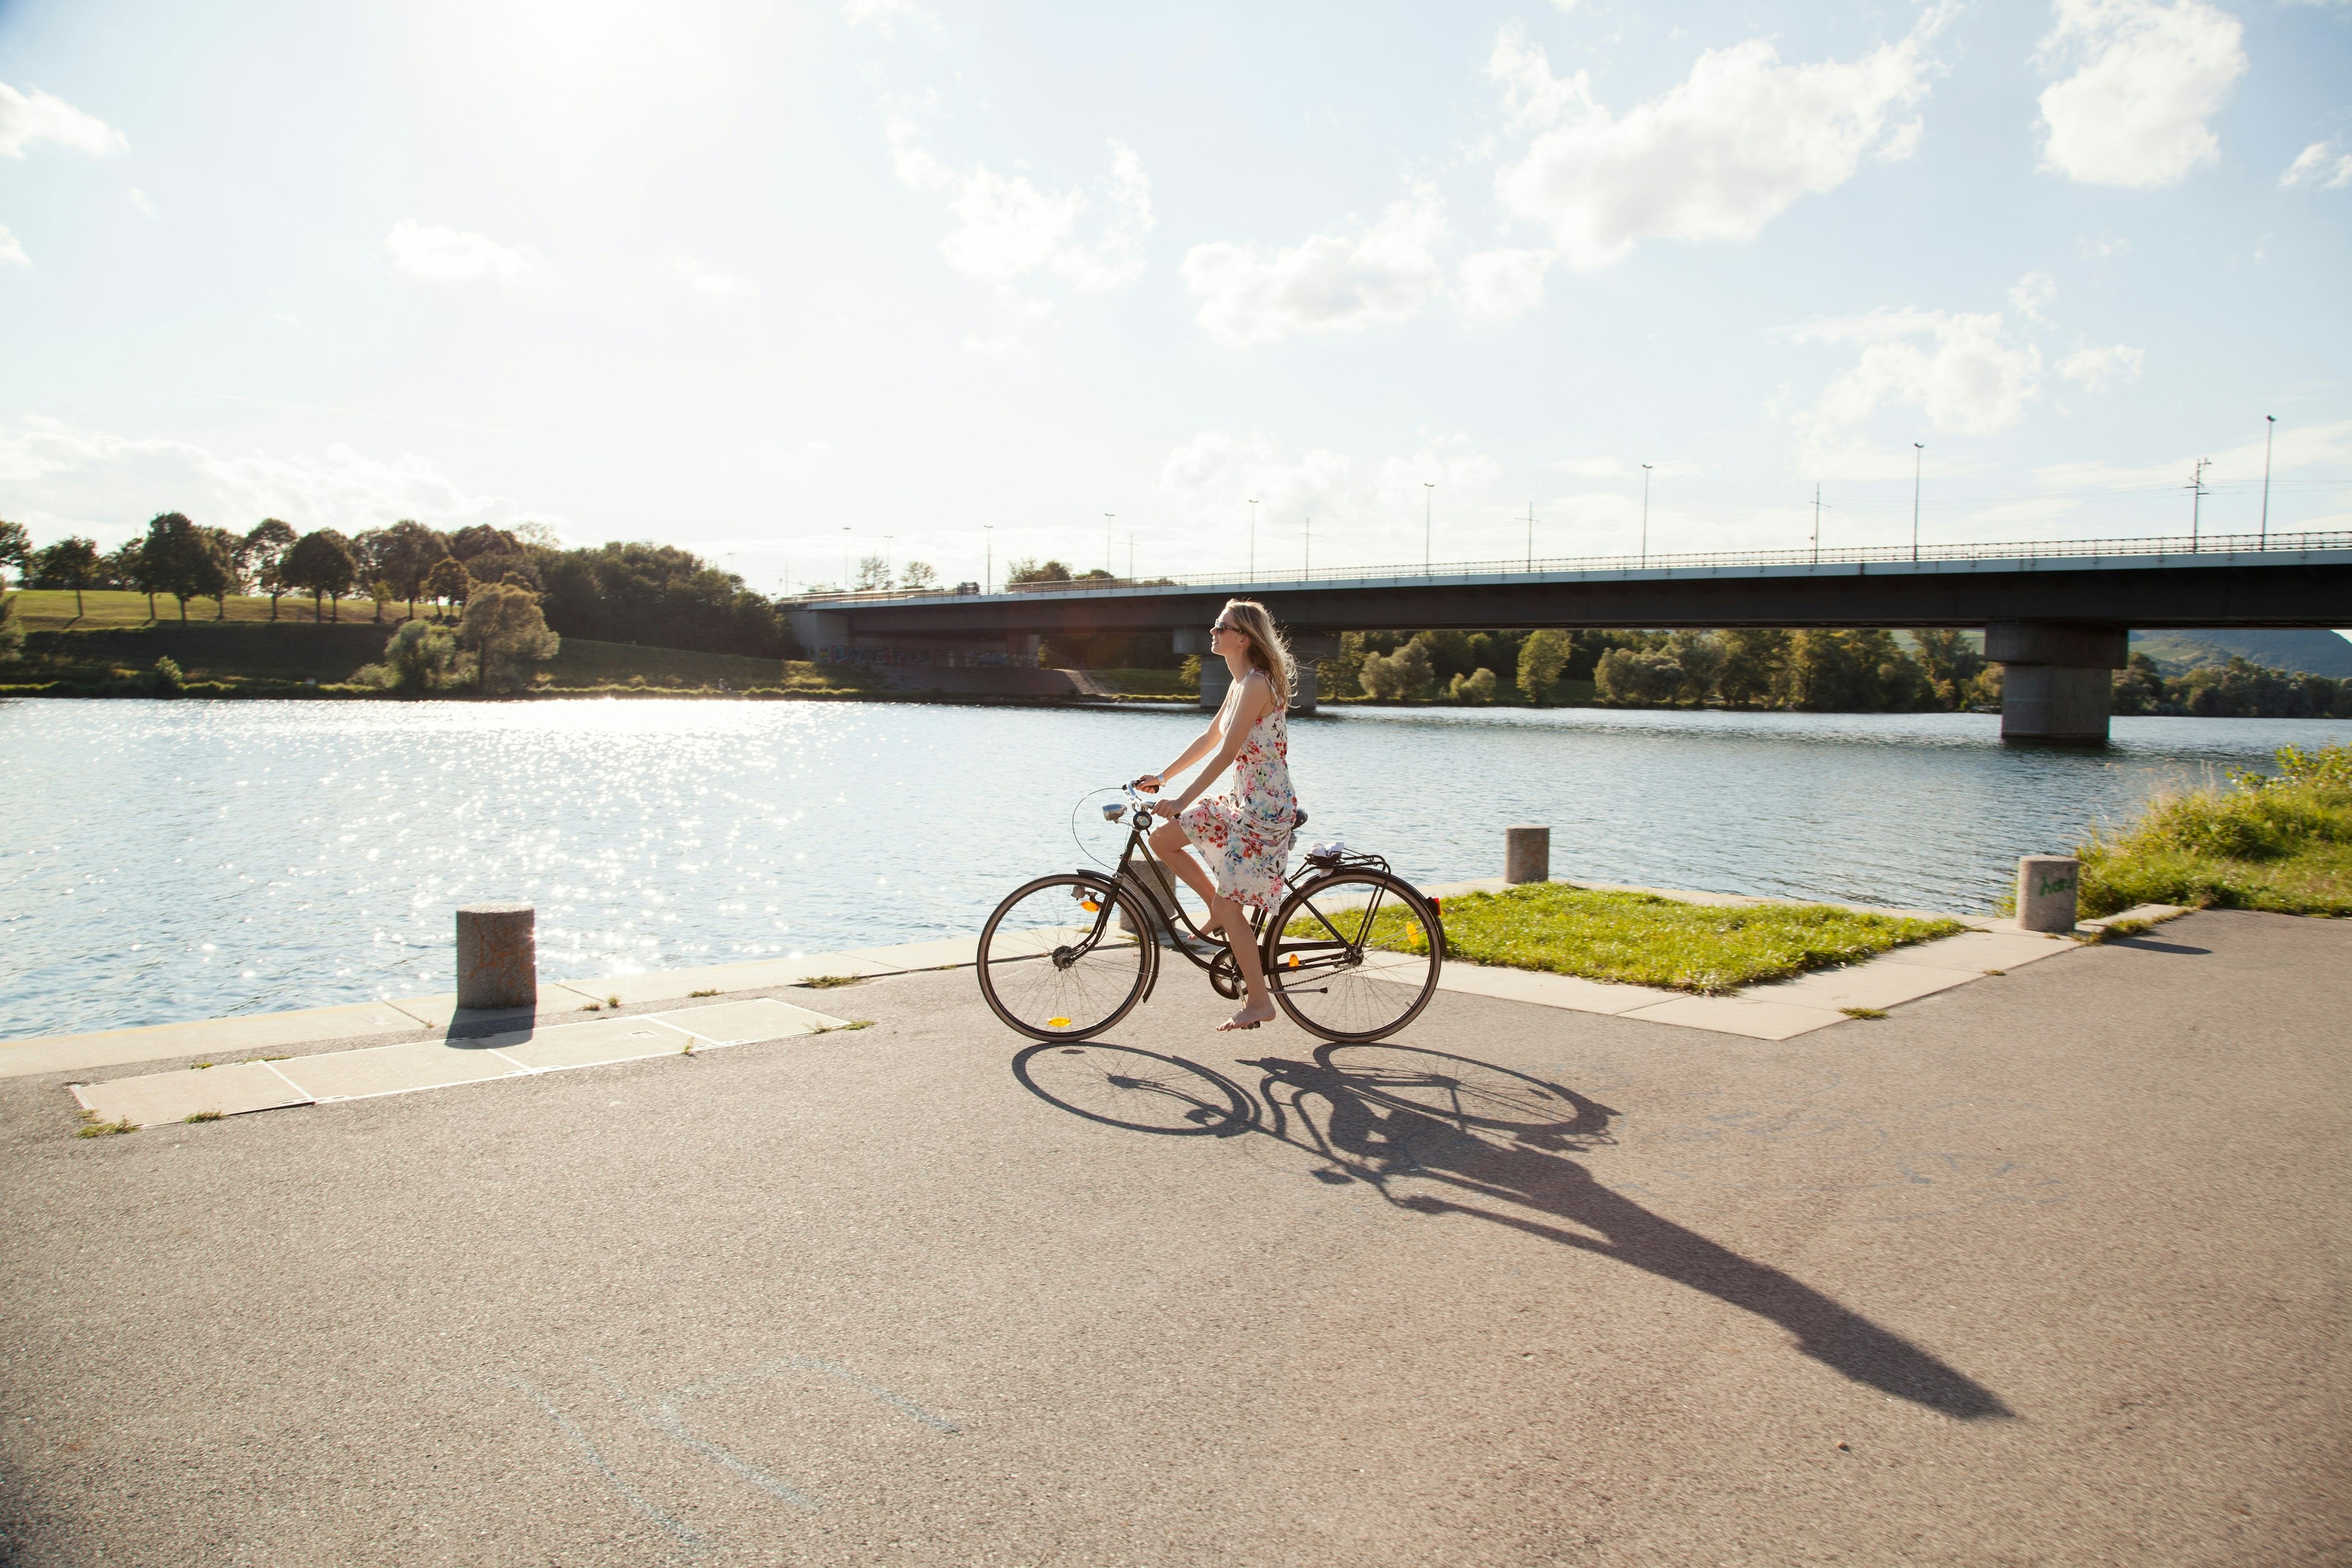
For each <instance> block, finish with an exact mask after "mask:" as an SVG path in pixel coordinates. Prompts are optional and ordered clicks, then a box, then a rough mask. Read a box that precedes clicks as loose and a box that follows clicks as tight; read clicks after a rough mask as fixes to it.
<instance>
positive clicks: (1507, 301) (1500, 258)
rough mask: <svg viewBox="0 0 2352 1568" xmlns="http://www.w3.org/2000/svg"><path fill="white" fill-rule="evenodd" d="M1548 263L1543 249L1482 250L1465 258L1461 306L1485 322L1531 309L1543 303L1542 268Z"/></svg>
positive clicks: (1549, 261) (1547, 256) (1548, 259)
mask: <svg viewBox="0 0 2352 1568" xmlns="http://www.w3.org/2000/svg"><path fill="white" fill-rule="evenodd" d="M1551 262H1552V258H1551V255H1550V253H1549V251H1542V250H1482V251H1480V252H1479V253H1478V254H1477V255H1475V256H1473V257H1469V258H1465V260H1464V261H1463V263H1462V285H1461V300H1462V309H1463V310H1465V311H1467V312H1468V313H1469V314H1471V315H1473V316H1478V317H1482V318H1485V319H1486V320H1488V321H1500V320H1502V319H1504V318H1506V317H1509V316H1517V315H1519V314H1521V313H1522V312H1524V311H1528V310H1534V309H1535V308H1536V307H1537V306H1538V305H1539V304H1541V303H1543V292H1544V269H1545V268H1548V267H1549V266H1550V265H1551Z"/></svg>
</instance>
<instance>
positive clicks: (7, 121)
mask: <svg viewBox="0 0 2352 1568" xmlns="http://www.w3.org/2000/svg"><path fill="white" fill-rule="evenodd" d="M36 142H56V143H57V144H58V146H60V147H70V148H72V149H73V150H74V151H75V152H77V153H122V152H128V151H129V150H130V147H131V142H130V140H129V139H128V138H126V137H125V136H124V135H123V134H122V132H120V131H117V130H116V129H115V128H114V127H113V126H111V125H109V124H108V123H107V122H106V121H103V120H100V119H99V118H98V116H96V115H94V114H85V113H83V112H82V111H81V110H79V109H76V108H75V107H74V106H73V105H72V104H70V103H68V102H67V101H66V100H64V99H62V98H52V97H51V96H49V95H48V94H47V93H46V92H41V91H39V90H35V91H33V92H31V93H22V92H18V91H17V90H16V89H15V88H13V87H10V86H9V85H8V84H7V83H6V82H5V81H0V157H9V158H21V157H23V156H24V155H25V150H26V148H27V147H30V146H32V145H33V144H34V143H36Z"/></svg>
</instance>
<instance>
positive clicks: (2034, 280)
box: [2009, 272, 2058, 327]
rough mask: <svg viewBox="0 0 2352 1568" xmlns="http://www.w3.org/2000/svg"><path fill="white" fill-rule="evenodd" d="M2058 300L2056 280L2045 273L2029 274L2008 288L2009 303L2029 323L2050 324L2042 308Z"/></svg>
mask: <svg viewBox="0 0 2352 1568" xmlns="http://www.w3.org/2000/svg"><path fill="white" fill-rule="evenodd" d="M2056 298H2058V280H2057V279H2054V278H2053V277H2051V276H2050V274H2048V273H2047V272H2029V273H2027V274H2026V275H2025V276H2024V277H2022V278H2021V279H2018V280H2017V281H2016V282H2015V283H2013V284H2011V286H2010V290H2009V302H2010V303H2011V305H2013V306H2015V307H2016V309H2017V313H2018V314H2019V315H2021V316H2023V317H2024V318H2025V319H2026V320H2027V321H2039V322H2041V323H2042V325H2043V326H2045V327H2046V326H2048V325H2049V324H2050V318H2049V317H2048V316H2047V315H2045V314H2043V313H2042V307H2043V306H2044V305H2047V304H2048V303H2050V301H2052V300H2055V299H2056Z"/></svg>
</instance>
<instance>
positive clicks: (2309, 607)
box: [785, 530, 2352, 744]
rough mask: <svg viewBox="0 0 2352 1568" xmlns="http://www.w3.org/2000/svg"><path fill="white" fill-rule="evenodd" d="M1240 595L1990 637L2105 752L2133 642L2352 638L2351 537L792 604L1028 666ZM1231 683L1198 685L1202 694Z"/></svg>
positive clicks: (1693, 561) (2012, 679)
mask: <svg viewBox="0 0 2352 1568" xmlns="http://www.w3.org/2000/svg"><path fill="white" fill-rule="evenodd" d="M1236 597H1238V598H1255V599H1259V600H1263V601H1264V602H1265V604H1266V605H1267V606H1268V607H1269V608H1270V609H1271V610H1272V611H1273V612H1274V615H1275V617H1276V620H1277V621H1279V622H1280V623H1281V624H1282V625H1283V626H1284V627H1285V628H1286V630H1287V631H1288V632H1289V633H1290V635H1291V637H1293V639H1294V641H1295V642H1296V643H1297V645H1298V648H1299V651H1300V653H1301V654H1302V655H1304V656H1306V658H1309V659H1312V658H1329V657H1331V656H1332V655H1333V654H1335V653H1336V652H1337V651H1338V635H1339V633H1340V632H1342V631H1368V630H1380V631H1419V630H1424V629H1449V628H1450V629H1456V630H1478V629H1485V628H1488V627H1510V628H1515V629H1516V628H1533V627H1538V626H1554V627H1560V628H1601V627H1620V626H1638V627H1643V628H1663V627H1706V628H1716V627H1724V626H1832V627H1835V626H1887V627H1910V626H1958V627H1972V628H1981V629H1982V630H1983V631H1984V633H1985V653H1986V656H1987V657H1988V658H1992V659H1995V660H1998V661H2000V663H2001V664H2002V665H2003V666H2004V667H2005V669H2004V677H2003V685H2002V709H2001V734H2002V736H2003V737H2004V738H2005V739H2009V740H2012V741H2032V742H2056V743H2071V744H2101V743H2104V742H2105V740H2106V737H2107V710H2108V707H2109V706H2110V700H2109V685H2110V682H2109V677H2108V671H2109V670H2111V669H2117V668H2122V667H2123V665H2124V663H2125V661H2126V638H2127V636H2128V633H2129V632H2130V631H2132V630H2135V629H2137V630H2141V631H2154V630H2158V629H2163V628H2167V627H2199V626H2352V530H2346V531H2331V532H2304V533H2272V534H2264V535H2255V534H2218V535H2217V534H2206V535H2203V536H2201V537H2191V536H2189V535H2181V536H2179V537H2172V538H2142V539H2102V540H2067V541H2058V542H2032V543H2014V542H2004V543H1993V544H1974V545H1937V546H1930V547H1928V548H1927V549H1924V550H1920V551H1916V552H1915V551H1913V550H1911V549H1909V548H1907V547H1902V548H1880V549H1868V550H1857V551H1845V552H1813V551H1779V552H1774V551H1762V552H1738V553H1717V554H1704V555H1653V556H1648V557H1643V558H1634V557H1630V556H1628V557H1611V558H1603V559H1589V560H1543V559H1535V560H1528V561H1519V562H1468V563H1439V564H1436V565H1434V566H1431V567H1420V566H1412V567H1327V568H1319V569H1317V570H1314V571H1311V572H1309V571H1300V572H1297V573H1287V572H1265V573H1261V574H1258V575H1257V576H1256V577H1255V578H1254V579H1242V578H1236V577H1234V576H1233V575H1232V574H1201V575H1192V576H1180V577H1160V578H1153V579H1150V580H1142V581H1134V582H1129V581H1124V580H1121V579H1117V578H1092V579H1082V580H1080V581H1077V582H1071V583H1040V584H1025V585H1024V586H1022V587H1020V588H1018V589H1014V590H1013V591H1010V592H1005V593H996V594H983V593H979V592H964V593H943V592H938V591H933V590H920V591H905V590H900V591H895V592H893V591H882V592H871V593H851V594H829V595H806V596H803V597H801V598H797V599H793V600H790V601H788V602H787V603H786V605H785V610H786V614H787V616H788V618H789V621H790V624H791V627H792V631H793V638H794V640H796V641H798V642H799V643H801V644H802V646H803V647H813V648H822V647H848V648H859V649H873V648H893V649H900V650H930V651H931V652H932V653H933V655H934V657H941V658H944V656H946V655H949V654H950V653H955V654H958V655H961V656H962V657H966V658H970V657H975V656H982V655H989V654H992V655H994V656H996V657H1002V656H1003V655H1004V654H1007V653H1010V654H1012V655H1013V656H1015V657H1018V656H1020V655H1021V654H1023V653H1024V652H1026V653H1029V654H1034V652H1035V651H1036V647H1037V645H1038V642H1039V640H1040V639H1041V638H1044V637H1054V636H1056V635H1060V636H1074V635H1075V636H1092V635H1096V634H1099V633H1104V632H1161V631H1165V632H1171V633H1173V634H1174V635H1175V638H1176V643H1175V646H1176V648H1177V651H1179V652H1202V651H1204V649H1205V647H1206V641H1207V628H1208V626H1209V623H1210V621H1211V620H1213V618H1214V617H1215V615H1216V612H1217V610H1218V608H1219V607H1220V606H1222V605H1223V604H1224V602H1225V601H1226V600H1227V599H1228V598H1236ZM1211 662H1212V663H1213V662H1214V661H1211ZM1222 673H1223V671H1222V669H1221V668H1220V669H1217V670H1214V671H1209V672H1206V673H1204V677H1203V682H1202V701H1203V702H1204V703H1207V702H1212V701H1214V700H1216V699H1217V697H1218V696H1219V695H1221V691H1218V690H1213V689H1212V686H1213V677H1214V676H1217V675H1222ZM1307 675H1308V681H1309V683H1308V684H1307V688H1306V689H1305V690H1304V691H1303V692H1302V693H1301V696H1302V698H1303V704H1302V705H1303V706H1307V707H1310V708H1311V707H1312V706H1313V703H1314V690H1313V687H1312V684H1311V671H1309V672H1307Z"/></svg>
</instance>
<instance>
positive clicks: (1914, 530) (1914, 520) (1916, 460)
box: [1911, 441, 1927, 565]
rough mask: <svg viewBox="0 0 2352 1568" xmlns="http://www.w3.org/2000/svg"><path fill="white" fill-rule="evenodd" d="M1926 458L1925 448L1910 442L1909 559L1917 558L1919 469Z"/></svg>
mask: <svg viewBox="0 0 2352 1568" xmlns="http://www.w3.org/2000/svg"><path fill="white" fill-rule="evenodd" d="M1926 462H1927V447H1922V446H1921V445H1919V443H1918V442H1916V441H1914V442H1912V443H1911V561H1912V563H1913V564H1914V565H1916V564H1917V563H1918V560H1919V471H1920V468H1921V466H1922V465H1923V464H1925V463H1926Z"/></svg>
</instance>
